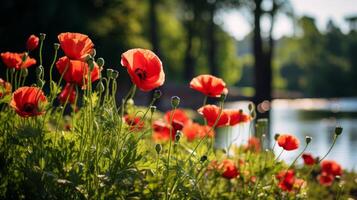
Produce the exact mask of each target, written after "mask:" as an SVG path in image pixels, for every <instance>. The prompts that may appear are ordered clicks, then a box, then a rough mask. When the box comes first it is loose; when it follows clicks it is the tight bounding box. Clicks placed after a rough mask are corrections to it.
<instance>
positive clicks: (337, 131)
mask: <svg viewBox="0 0 357 200" xmlns="http://www.w3.org/2000/svg"><path fill="white" fill-rule="evenodd" d="M342 131H343V128H342V127H341V126H336V128H335V134H336V135H341V134H342Z"/></svg>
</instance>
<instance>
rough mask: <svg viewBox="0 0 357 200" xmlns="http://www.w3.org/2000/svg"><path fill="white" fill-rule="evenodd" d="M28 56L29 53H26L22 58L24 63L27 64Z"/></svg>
mask: <svg viewBox="0 0 357 200" xmlns="http://www.w3.org/2000/svg"><path fill="white" fill-rule="evenodd" d="M28 56H29V55H28V53H24V55H23V56H22V58H21V59H22V62H25V61H26V59H27V57H28Z"/></svg>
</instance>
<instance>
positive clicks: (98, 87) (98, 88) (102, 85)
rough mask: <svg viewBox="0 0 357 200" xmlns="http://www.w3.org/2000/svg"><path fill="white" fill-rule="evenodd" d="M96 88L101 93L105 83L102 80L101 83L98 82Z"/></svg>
mask: <svg viewBox="0 0 357 200" xmlns="http://www.w3.org/2000/svg"><path fill="white" fill-rule="evenodd" d="M96 90H97V91H98V92H99V93H102V92H103V91H104V90H105V87H104V84H103V82H102V81H99V83H98V84H97V87H96Z"/></svg>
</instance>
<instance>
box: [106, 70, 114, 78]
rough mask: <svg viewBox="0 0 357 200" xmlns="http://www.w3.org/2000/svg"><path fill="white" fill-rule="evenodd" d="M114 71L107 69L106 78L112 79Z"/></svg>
mask: <svg viewBox="0 0 357 200" xmlns="http://www.w3.org/2000/svg"><path fill="white" fill-rule="evenodd" d="M113 72H114V70H112V69H107V77H108V78H112V76H113Z"/></svg>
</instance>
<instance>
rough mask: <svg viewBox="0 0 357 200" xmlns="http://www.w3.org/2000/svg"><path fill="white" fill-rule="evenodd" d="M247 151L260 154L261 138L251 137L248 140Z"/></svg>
mask: <svg viewBox="0 0 357 200" xmlns="http://www.w3.org/2000/svg"><path fill="white" fill-rule="evenodd" d="M245 149H246V150H250V151H253V152H260V149H261V145H260V140H259V138H257V137H254V136H252V137H250V138H249V139H248V144H247V146H246V148H245Z"/></svg>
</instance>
